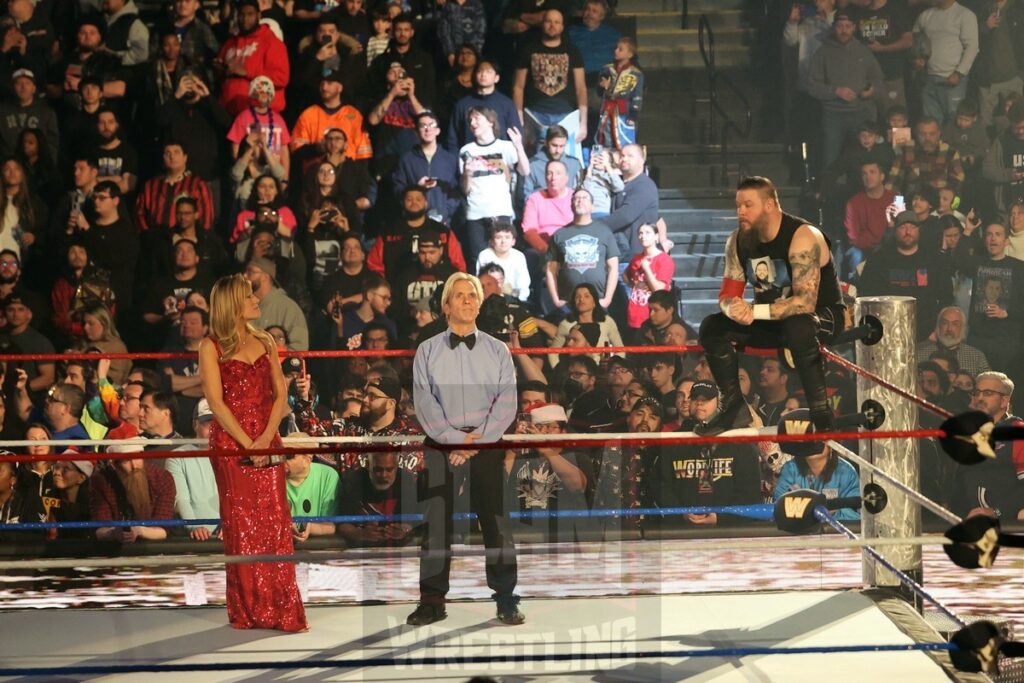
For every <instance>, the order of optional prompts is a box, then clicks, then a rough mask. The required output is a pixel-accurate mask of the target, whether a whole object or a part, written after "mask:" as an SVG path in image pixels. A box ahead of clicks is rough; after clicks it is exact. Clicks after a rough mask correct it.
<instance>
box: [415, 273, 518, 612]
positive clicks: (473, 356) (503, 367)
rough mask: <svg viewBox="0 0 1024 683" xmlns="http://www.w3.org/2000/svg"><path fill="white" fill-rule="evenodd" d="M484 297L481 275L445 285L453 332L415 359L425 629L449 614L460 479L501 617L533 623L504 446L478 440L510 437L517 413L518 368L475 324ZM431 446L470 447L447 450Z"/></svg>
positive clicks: (441, 336)
mask: <svg viewBox="0 0 1024 683" xmlns="http://www.w3.org/2000/svg"><path fill="white" fill-rule="evenodd" d="M482 301H483V288H482V287H481V286H480V281H479V280H478V279H477V278H476V277H474V276H472V275H467V274H466V273H455V274H454V275H452V276H451V277H449V278H448V280H447V281H446V282H445V285H444V289H443V290H442V293H441V306H442V310H443V312H444V314H445V316H446V317H447V319H448V329H447V330H445V331H444V332H443V333H441V334H439V335H437V336H435V337H431V338H430V339H428V340H427V341H425V342H423V344H421V345H420V347H419V348H418V349H417V350H416V357H415V359H414V361H413V400H414V402H415V405H416V415H417V417H418V418H419V421H420V425H421V426H422V427H423V431H424V432H425V433H426V435H427V441H426V445H427V449H426V450H425V453H424V457H425V461H426V468H425V469H424V470H423V472H421V473H420V475H419V493H420V500H421V501H422V502H423V504H424V515H425V518H426V519H425V523H426V529H425V531H424V535H423V538H424V541H423V550H424V551H425V552H424V555H423V557H421V558H420V603H419V605H418V606H417V607H416V611H415V612H413V613H412V614H411V615H409V618H408V619H407V620H406V621H407V623H409V624H411V625H413V626H423V625H426V624H432V623H434V622H435V621H440V620H442V619H444V618H446V617H447V616H448V614H447V612H446V611H445V596H446V595H447V593H448V575H449V573H450V571H451V554H450V550H451V542H452V540H451V539H452V526H453V525H452V511H453V507H454V501H455V492H456V491H457V490H459V487H458V486H457V483H458V482H459V481H461V480H464V479H465V478H466V476H467V472H466V470H467V469H468V482H467V486H466V488H467V489H468V491H469V502H470V508H471V509H472V510H473V511H474V512H475V513H476V515H477V518H478V520H479V522H480V529H481V531H482V532H483V537H484V546H485V547H486V548H487V549H488V550H490V551H492V552H491V553H490V554H488V557H487V585H488V587H489V588H490V589H491V590H493V591H494V599H495V601H496V602H497V603H498V619H499V620H500V621H501V622H502V623H504V624H509V625H515V624H521V623H523V622H524V621H525V620H526V619H525V617H524V616H523V614H522V612H520V611H519V607H518V603H519V598H518V596H516V595H515V593H514V591H515V587H516V581H517V576H518V575H517V568H516V552H515V546H514V545H513V544H512V538H511V534H510V533H509V531H508V529H507V526H506V519H505V517H504V510H503V506H502V503H503V496H502V492H503V490H504V488H503V487H504V484H503V481H504V452H503V451H487V450H485V451H480V450H475V449H473V448H472V446H473V444H474V443H476V442H480V443H492V442H494V441H498V440H499V439H501V437H502V435H503V434H504V433H505V431H506V430H507V429H508V427H509V425H511V424H512V421H513V420H514V419H515V416H516V409H517V399H516V374H515V366H514V365H513V363H512V354H511V353H510V352H509V350H508V347H506V346H505V344H504V343H503V342H500V341H498V340H497V339H495V338H494V337H492V336H490V335H489V334H486V333H484V332H481V331H480V330H478V329H477V327H476V319H477V315H478V314H479V313H480V304H481V302H482ZM431 444H452V445H465V449H459V450H453V451H447V452H442V451H438V450H433V449H431V448H429V446H430V445H431Z"/></svg>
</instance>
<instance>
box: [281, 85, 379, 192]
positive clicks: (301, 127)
mask: <svg viewBox="0 0 1024 683" xmlns="http://www.w3.org/2000/svg"><path fill="white" fill-rule="evenodd" d="M344 89H345V86H344V80H343V77H342V74H341V72H340V71H337V70H333V69H331V70H328V71H326V72H324V73H323V75H322V76H321V78H320V101H319V102H318V103H316V104H314V105H312V106H311V107H307V108H306V110H305V111H303V112H302V113H301V114H300V115H299V118H298V120H297V121H296V122H295V127H294V128H293V129H292V143H291V148H292V151H293V152H297V151H298V150H299V149H301V148H303V147H305V146H306V145H316V144H320V142H321V141H323V139H324V136H325V135H326V134H327V131H330V130H340V131H342V132H343V133H344V134H345V139H346V141H347V145H346V148H345V156H346V157H348V158H349V159H352V160H356V159H369V158H371V157H372V156H373V146H372V145H371V144H370V136H369V134H368V133H367V132H366V129H365V128H364V127H363V115H362V114H360V113H359V110H358V109H356V108H355V107H353V106H352V105H349V104H342V102H341V93H342V91H343V90H344ZM359 208H360V209H361V210H364V211H365V210H366V209H368V208H369V206H360V207H359Z"/></svg>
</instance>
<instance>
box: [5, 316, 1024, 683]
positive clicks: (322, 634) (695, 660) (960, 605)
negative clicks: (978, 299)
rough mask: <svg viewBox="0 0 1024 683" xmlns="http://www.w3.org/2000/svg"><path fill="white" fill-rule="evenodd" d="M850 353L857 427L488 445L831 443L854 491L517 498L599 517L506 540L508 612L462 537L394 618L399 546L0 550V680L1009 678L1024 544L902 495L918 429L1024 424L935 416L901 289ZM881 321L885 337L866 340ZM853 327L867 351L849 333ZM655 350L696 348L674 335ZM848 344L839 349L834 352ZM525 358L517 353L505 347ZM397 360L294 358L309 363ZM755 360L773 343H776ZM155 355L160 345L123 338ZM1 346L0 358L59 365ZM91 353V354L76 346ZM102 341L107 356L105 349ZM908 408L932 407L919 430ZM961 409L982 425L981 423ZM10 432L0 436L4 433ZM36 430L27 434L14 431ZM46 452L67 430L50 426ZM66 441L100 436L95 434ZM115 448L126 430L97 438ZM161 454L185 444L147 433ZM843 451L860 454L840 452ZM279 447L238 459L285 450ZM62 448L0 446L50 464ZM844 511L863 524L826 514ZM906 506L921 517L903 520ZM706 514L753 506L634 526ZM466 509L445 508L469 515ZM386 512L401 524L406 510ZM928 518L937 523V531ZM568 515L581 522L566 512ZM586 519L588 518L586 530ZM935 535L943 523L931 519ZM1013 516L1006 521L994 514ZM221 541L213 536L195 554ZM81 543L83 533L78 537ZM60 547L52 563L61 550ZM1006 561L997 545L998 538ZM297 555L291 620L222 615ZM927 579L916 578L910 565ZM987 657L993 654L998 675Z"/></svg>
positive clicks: (995, 434) (963, 437)
mask: <svg viewBox="0 0 1024 683" xmlns="http://www.w3.org/2000/svg"><path fill="white" fill-rule="evenodd" d="M857 309H858V311H857V318H858V319H862V320H866V319H868V316H870V317H871V318H873V319H874V320H876V321H879V322H880V325H881V326H882V329H884V334H882V335H878V334H875V333H872V335H871V336H869V335H868V333H867V330H868V328H871V329H872V330H875V331H876V332H877V329H876V328H875V327H874V326H863V325H862V326H860V328H861V329H860V332H858V331H857V329H856V328H855V330H854V332H853V334H851V335H850V338H849V339H848V342H850V343H852V344H853V346H854V348H853V349H852V350H853V354H854V355H855V357H856V361H855V362H854V361H851V360H848V359H847V358H844V357H843V356H842V355H840V353H839V352H837V351H835V350H832V349H823V352H824V354H825V356H826V358H827V360H828V361H830V362H832V363H835V364H837V365H840V366H842V367H844V368H846V369H847V370H849V371H850V372H853V373H855V374H856V375H857V389H858V391H857V394H858V404H859V405H861V406H862V410H861V412H860V413H858V414H855V415H854V416H848V417H851V419H847V420H845V421H844V420H843V419H842V418H840V420H839V423H840V424H845V425H850V426H853V427H855V428H853V429H847V430H845V431H837V432H834V433H817V434H815V433H807V430H806V426H800V425H796V424H793V425H788V424H786V423H783V425H780V427H779V428H774V427H772V428H760V429H747V430H737V431H734V432H726V433H725V434H722V435H718V436H703V437H702V436H696V435H693V434H678V433H660V434H648V435H640V436H638V435H636V434H600V435H576V434H574V435H564V436H562V437H560V438H554V437H553V436H547V435H540V436H538V435H518V436H515V435H509V437H508V440H506V441H502V442H499V443H498V444H495V445H494V446H493V448H523V446H524V442H529V445H530V446H531V447H541V446H544V445H545V444H547V445H558V446H564V447H579V448H620V449H621V448H630V447H637V446H645V445H652V444H658V445H663V446H668V445H679V444H691V445H696V444H708V445H715V444H728V443H756V444H763V443H781V442H787V441H797V442H799V441H822V440H824V441H827V442H828V444H829V445H830V446H831V447H832V449H833V450H834V451H835V452H837V453H838V454H839V455H841V456H842V457H844V458H846V459H847V460H849V461H850V462H851V463H852V464H853V465H854V466H855V467H857V468H858V469H859V471H860V481H861V487H862V494H861V496H859V497H857V498H855V499H852V498H851V499H839V500H835V499H833V500H827V499H826V498H825V497H824V496H821V495H817V494H814V493H813V492H807V491H797V492H793V493H791V494H788V495H787V496H786V497H784V498H783V499H782V500H781V501H779V502H778V503H777V504H774V505H772V504H763V505H745V506H726V507H679V508H653V509H651V508H625V509H586V510H558V511H552V512H548V511H543V512H524V513H519V514H513V515H512V516H513V517H514V518H518V519H519V521H520V522H522V523H523V524H527V523H529V522H533V521H536V520H542V521H544V522H548V521H549V519H548V518H551V517H557V518H560V519H559V522H562V521H565V522H566V523H568V524H574V523H576V522H577V520H582V521H585V522H588V523H592V524H596V525H597V527H596V529H597V533H579V534H576V535H575V536H574V538H573V539H572V540H570V541H562V540H559V541H552V542H540V541H538V540H536V539H534V538H531V537H530V534H529V533H528V530H527V533H524V534H523V537H520V536H519V535H518V534H517V537H516V538H517V551H518V554H519V585H518V589H517V592H518V593H519V594H520V595H522V596H523V601H522V603H521V606H522V609H523V611H524V612H525V613H526V615H527V622H526V623H525V624H523V625H519V626H513V627H509V626H505V625H502V624H501V623H499V622H498V621H497V620H495V618H494V603H493V602H492V601H491V600H490V599H489V598H490V591H489V590H488V588H487V586H486V583H485V581H484V563H485V561H486V558H487V555H488V551H486V550H484V549H483V548H482V547H481V546H480V545H479V541H478V538H476V536H475V534H474V533H472V532H471V531H469V532H468V533H466V534H464V535H463V536H462V537H461V540H462V543H456V544H455V545H454V546H453V550H452V554H453V556H454V557H453V565H452V588H451V593H450V595H449V599H450V601H451V604H450V605H449V608H448V613H449V617H448V619H447V620H445V621H443V622H438V623H435V624H432V625H430V626H424V627H412V626H407V625H406V623H405V617H406V615H407V614H408V612H409V611H410V609H411V608H412V606H413V604H414V603H415V601H416V599H417V597H418V584H417V579H418V563H419V558H420V551H419V549H418V548H416V547H393V548H344V549H342V550H339V549H338V548H339V540H338V539H337V538H335V537H332V538H331V539H330V540H329V541H325V542H322V543H319V544H318V543H314V542H310V543H308V544H303V545H301V546H298V547H297V550H296V552H295V553H294V554H293V555H288V556H226V555H219V554H215V551H209V552H196V544H195V543H188V542H175V541H173V540H168V541H164V542H160V543H149V544H135V545H134V546H133V547H129V546H123V547H119V548H118V549H117V550H116V551H114V552H111V551H110V549H109V548H107V549H105V550H104V551H103V553H102V555H103V556H97V553H96V552H95V551H93V552H92V553H91V555H92V556H82V555H81V554H79V555H75V554H74V552H72V553H64V554H63V555H64V556H56V555H57V553H54V552H52V551H48V550H46V549H45V548H40V549H38V552H36V553H34V554H33V556H32V557H30V558H26V557H25V555H26V553H24V552H19V553H18V554H14V553H12V552H5V553H0V608H2V609H0V633H2V634H3V635H2V637H0V677H2V678H3V680H24V681H65V680H67V681H70V680H90V681H92V680H95V681H106V680H111V681H113V680H117V681H130V680H150V679H151V678H152V680H166V681H177V680H187V681H190V683H191V682H196V683H198V682H199V681H285V680H288V681H291V680H296V681H313V680H316V681H398V680H445V681H467V680H470V679H471V678H473V677H484V678H483V680H491V679H493V680H502V681H517V682H518V681H630V682H643V681H680V680H694V681H751V680H758V681H787V682H788V681H818V680H820V679H822V678H823V677H827V678H828V680H829V681H830V683H832V682H836V683H838V682H839V681H864V680H870V679H871V678H872V677H875V678H878V679H879V680H886V681H914V682H918V681H922V682H924V681H949V680H962V681H986V680H1019V679H1018V678H1017V677H1018V676H1020V675H1021V674H1020V669H1018V665H1017V660H1016V658H1018V657H1021V656H1024V645H1021V644H1018V643H1017V642H1015V641H1014V631H1015V630H1016V629H1017V628H1018V626H1024V610H1022V609H1021V608H1019V607H1018V606H1017V605H1018V604H1019V603H1020V602H1021V600H1020V589H1021V588H1024V584H1022V582H1021V566H1022V562H1021V559H1020V558H1019V557H1014V556H1010V557H1005V556H1004V557H1003V558H1002V559H1001V561H1000V562H999V563H996V562H995V560H996V556H997V554H998V551H999V549H1000V548H1001V547H1003V546H1005V547H1022V546H1024V537H1021V536H1018V535H1015V534H1013V533H1008V532H1004V531H1003V530H1002V529H1001V528H1000V526H999V523H998V521H996V520H994V519H991V518H988V517H972V518H969V519H966V520H963V519H961V518H960V517H958V516H957V515H955V514H953V513H952V512H950V511H949V510H947V509H945V508H944V507H943V506H942V505H940V504H939V503H937V502H935V501H933V500H931V499H930V498H928V497H927V496H925V495H924V494H922V493H921V492H920V486H919V476H918V474H919V458H918V444H919V443H920V440H922V439H936V440H938V442H939V443H941V444H942V446H943V449H944V450H945V451H946V452H947V453H948V455H949V456H950V457H951V458H952V459H953V460H955V461H956V462H957V463H958V464H959V466H964V467H969V466H971V465H972V464H973V463H977V462H981V461H982V460H984V459H985V458H987V457H992V455H991V451H992V448H993V446H994V444H995V443H996V442H998V441H1003V440H1015V439H1022V438H1024V430H1014V429H1008V428H1004V427H993V425H992V424H991V422H988V421H986V420H984V419H982V418H983V417H984V416H983V415H981V414H979V413H972V414H967V415H959V416H954V415H951V414H949V413H948V412H947V411H945V410H944V409H942V408H941V407H939V406H936V405H933V404H931V403H929V402H928V401H926V400H924V399H922V398H920V397H918V396H916V395H915V393H914V387H915V383H914V378H915V372H914V367H915V362H914V357H915V343H914V335H913V333H912V332H913V330H914V329H915V321H914V306H913V300H912V299H905V298H900V297H877V298H862V299H859V300H858V302H857ZM878 337H880V338H878ZM865 342H870V343H865ZM652 350H654V351H659V350H665V348H664V347H638V348H626V347H623V348H599V349H567V350H559V349H547V348H545V349H543V350H542V352H543V353H560V352H573V353H580V352H594V353H599V352H601V353H609V352H611V353H615V352H621V353H630V354H640V353H646V352H651V351H652ZM668 350H671V351H674V352H683V351H695V350H698V347H672V348H670V349H668ZM847 350H848V351H849V349H847ZM517 352H523V353H529V351H525V350H523V351H517ZM359 353H364V354H365V355H374V356H381V355H394V356H400V355H409V352H403V351H390V352H380V351H374V352H310V353H304V354H297V355H303V356H306V357H315V356H317V355H320V356H327V357H330V356H343V355H355V354H359ZM773 353H774V352H773ZM122 355H124V356H125V357H129V358H133V359H138V358H161V357H167V355H168V354H122ZM71 357H74V356H72V355H70V354H66V355H63V356H59V357H57V356H50V357H46V356H29V357H26V356H24V355H22V356H11V357H0V358H3V359H4V360H10V359H14V360H26V359H39V360H47V359H55V360H59V359H68V358H71ZM81 357H83V358H89V359H95V358H96V356H95V355H85V356H81ZM111 357H120V356H119V355H117V354H114V355H112V356H111ZM918 409H921V410H925V411H929V412H931V413H934V414H935V415H938V416H939V417H941V418H943V419H944V420H945V422H944V423H943V424H942V426H941V428H938V429H918V428H916V425H917V411H918ZM979 416H980V417H979ZM310 439H311V440H314V441H316V442H318V444H319V447H317V448H310V447H304V448H303V449H302V452H303V453H322V454H331V453H338V452H340V451H342V450H343V451H344V452H346V453H359V452H380V451H384V452H392V451H401V450H415V449H417V448H420V447H421V446H419V443H418V439H417V438H416V437H398V436H388V437H381V438H379V439H374V438H360V439H355V440H354V439H351V438H347V437H310ZM26 443H27V442H21V441H6V442H0V448H15V447H20V446H23V445H26ZM31 443H33V444H36V445H38V444H40V443H44V442H39V441H33V442H31ZM51 443H52V444H53V445H55V446H61V445H68V442H63V443H62V442H59V441H52V442H51ZM73 443H74V444H75V445H78V446H82V445H87V444H91V445H103V444H105V443H115V442H104V441H102V440H99V441H93V442H83V441H75V442H73ZM116 443H119V444H124V443H126V442H125V441H116ZM145 444H146V445H147V446H149V447H153V446H157V447H160V448H161V449H162V448H164V447H166V448H168V449H170V448H174V447H178V446H181V445H191V446H196V445H198V446H199V447H200V448H203V447H204V445H203V444H201V443H200V442H197V441H195V440H187V439H181V440H146V441H145ZM852 445H856V446H857V450H859V453H858V452H855V451H854V450H853V449H851V447H850V446H852ZM282 452H283V451H282V450H281V449H267V450H266V451H254V454H259V453H266V454H278V455H279V454H281V453H282ZM225 455H237V454H235V453H221V452H215V451H207V450H191V451H177V450H151V451H146V452H143V453H130V454H129V453H120V454H117V453H108V454H104V456H105V458H106V459H116V458H121V457H124V458H140V457H141V458H146V459H152V458H157V459H159V458H168V457H175V458H181V457H223V456H225ZM67 457H68V456H66V455H45V456H24V455H18V456H2V457H0V459H2V460H9V461H16V462H28V461H31V460H44V459H45V460H66V459H67ZM845 507H856V508H860V510H861V522H860V523H859V529H858V528H857V527H856V526H855V525H850V524H849V523H846V522H842V521H840V520H838V519H836V516H835V514H834V513H835V511H836V510H837V509H839V508H845ZM922 511H927V514H928V517H929V519H930V520H932V521H933V522H934V523H933V524H932V526H933V527H935V528H934V529H927V530H926V529H924V528H923V526H922ZM707 512H716V513H722V514H730V515H734V516H737V517H742V518H746V519H749V520H751V521H750V524H749V525H742V524H741V525H737V526H734V527H730V528H729V529H728V530H727V533H728V536H729V537H728V538H723V537H722V536H723V530H722V529H690V530H689V532H688V533H678V532H673V531H671V530H669V529H659V528H658V527H656V526H654V527H652V528H651V529H649V530H638V529H637V527H636V526H635V525H634V524H630V523H627V522H629V521H631V520H633V519H636V518H641V517H642V518H645V519H647V518H655V517H660V518H671V517H678V516H680V515H686V514H705V513H707ZM471 517H472V516H471V515H470V514H468V513H459V512H457V513H456V518H457V520H458V521H459V522H461V523H463V524H464V525H465V528H466V529H467V530H468V529H470V524H471ZM394 519H399V518H385V517H379V516H377V517H374V516H369V517H368V516H344V515H337V516H332V517H309V516H307V517H301V516H296V517H294V521H296V522H317V521H324V522H327V521H330V522H336V523H361V522H378V521H393V520H394ZM401 520H402V521H408V522H410V523H415V521H416V516H415V515H405V516H402V517H401ZM216 522H217V520H215V519H210V520H195V519H189V520H149V521H140V520H130V521H126V522H78V523H70V522H69V523H64V524H61V523H57V522H46V523H23V524H11V525H0V531H16V530H35V529H48V528H55V527H56V528H60V527H77V528H83V527H99V526H104V527H110V526H138V525H153V526H162V527H174V526H183V525H184V524H186V523H188V524H190V525H194V524H200V523H208V524H215V523H216ZM936 525H937V526H936ZM581 528H582V527H581ZM589 530H590V531H593V530H594V527H589ZM943 531H944V532H945V533H943ZM1008 531H1010V532H1012V529H1009V530H1008ZM213 547H214V548H215V547H216V544H214V546H213ZM80 551H81V548H79V552H80ZM69 554H70V556H68V555H69ZM1005 555H1010V553H1006V554H1005ZM271 560H273V561H282V560H286V561H292V562H295V563H296V574H297V579H298V583H299V587H300V591H301V593H302V597H303V600H304V602H305V604H306V609H307V617H308V619H309V626H310V630H309V631H308V632H306V633H301V634H283V633H278V632H273V631H258V630H253V631H237V630H234V629H232V628H231V627H230V626H229V625H228V623H227V617H226V613H225V610H224V607H223V601H224V572H223V566H224V564H226V563H234V562H253V561H271ZM926 578H927V579H928V580H929V582H930V584H929V585H927V586H926V583H925V579H926ZM1000 667H1001V669H1000Z"/></svg>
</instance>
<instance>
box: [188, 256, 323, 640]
mask: <svg viewBox="0 0 1024 683" xmlns="http://www.w3.org/2000/svg"><path fill="white" fill-rule="evenodd" d="M259 316H260V306H259V300H258V299H257V298H256V296H255V295H254V294H253V292H252V286H251V285H250V284H249V281H248V280H246V279H245V277H244V276H243V275H232V276H229V277H223V278H221V279H220V280H218V281H217V283H216V284H215V285H214V287H213V292H212V294H211V296H210V336H209V337H208V338H206V339H204V340H203V342H202V344H200V346H199V369H200V375H201V376H202V378H203V392H204V393H205V395H206V399H207V401H209V403H210V409H211V410H212V411H213V417H214V422H213V428H212V430H211V431H210V448H212V449H215V450H228V451H242V452H244V451H246V450H248V449H251V448H270V447H278V446H280V445H281V440H280V438H279V437H278V434H277V427H278V425H279V424H280V423H281V420H282V419H283V418H284V416H285V415H287V414H288V396H287V392H286V389H285V381H284V375H283V374H282V372H281V361H280V359H279V358H278V355H277V349H276V347H275V345H274V342H273V340H272V339H271V337H270V335H268V334H267V333H265V332H263V331H261V330H257V329H256V328H254V327H253V326H252V324H251V321H253V320H256V319H257V318H259ZM210 460H211V463H212V465H213V472H214V476H215V477H216V479H217V489H218V490H219V492H220V516H221V530H222V532H223V536H224V551H225V552H226V553H227V554H228V555H288V554H290V553H291V552H292V550H293V546H292V531H291V529H292V518H291V511H290V509H289V506H288V499H287V497H286V494H285V476H284V468H283V466H282V465H281V464H279V463H275V462H274V461H273V460H272V459H271V458H269V457H267V456H253V457H251V458H250V457H239V458H232V457H215V458H211V459H210ZM227 606H228V619H229V621H230V622H231V625H232V626H234V627H235V628H267V629H277V630H279V631H304V630H306V628H307V626H306V613H305V610H304V609H303V606H302V598H300V597H299V589H298V586H297V585H296V583H295V565H294V564H292V563H291V562H259V563H256V562H253V563H246V564H229V565H228V566H227Z"/></svg>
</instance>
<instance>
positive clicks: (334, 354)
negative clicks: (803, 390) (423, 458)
mask: <svg viewBox="0 0 1024 683" xmlns="http://www.w3.org/2000/svg"><path fill="white" fill-rule="evenodd" d="M510 350H511V351H512V353H513V355H517V356H518V355H522V356H546V355H547V354H549V353H553V354H602V353H687V352H690V351H703V350H704V347H703V346H701V345H700V344H683V345H680V346H581V347H575V348H573V347H568V346H559V347H556V348H548V347H542V348H529V349H526V348H518V349H510ZM280 353H281V356H282V357H291V356H295V357H300V358H359V357H367V356H372V357H382V356H392V357H400V358H412V357H413V356H414V355H416V351H415V349H382V350H380V351H373V350H369V349H352V350H332V351H281V352H280ZM744 353H747V354H750V355H756V356H774V355H776V354H777V351H776V350H775V349H751V348H748V349H746V350H745V351H744ZM195 357H196V354H195V353H192V352H188V351H186V352H175V353H166V352H162V353H156V352H154V353H19V354H11V353H7V354H0V361H2V362H6V361H26V360H31V361H40V362H55V361H63V360H99V359H101V358H106V359H109V360H182V359H185V360H187V359H190V358H195Z"/></svg>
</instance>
